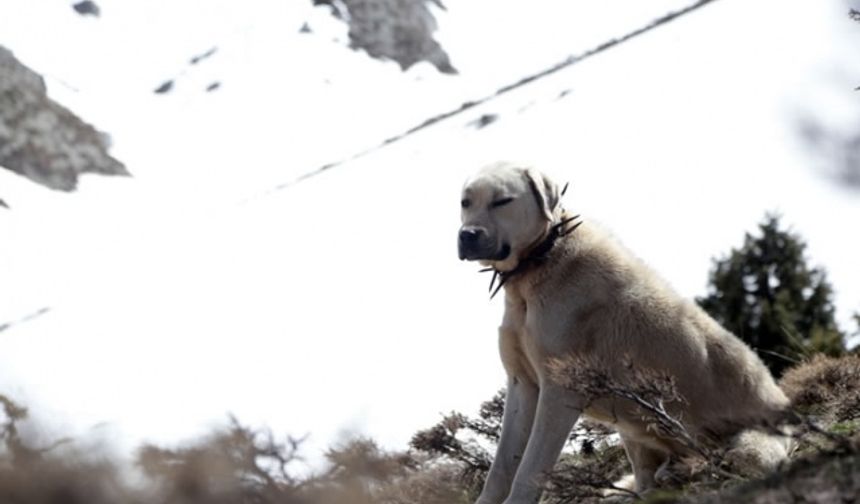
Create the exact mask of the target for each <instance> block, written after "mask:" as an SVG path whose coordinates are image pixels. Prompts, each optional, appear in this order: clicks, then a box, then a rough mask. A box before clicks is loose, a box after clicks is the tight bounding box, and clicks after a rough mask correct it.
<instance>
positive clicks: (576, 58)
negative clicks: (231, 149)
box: [244, 0, 717, 202]
mask: <svg viewBox="0 0 860 504" xmlns="http://www.w3.org/2000/svg"><path fill="white" fill-rule="evenodd" d="M716 1H717V0H699V1H697V2H695V3H693V4H691V5H689V6H687V7H684V8H682V9H679V10H675V11H671V12H668V13H666V14H664V15H663V16H661V17H659V18H657V19H655V20H653V21H651V22H650V23H648V24H647V25H644V26H642V27H640V28H637V29H635V30H633V31H630V32H628V33H626V34H624V35H622V36H620V37H616V38H613V39H609V40H607V41H605V42H603V43H602V44H599V45H597V46H595V47H592V48H591V49H588V50H586V51H585V52H583V53H580V54H574V55H570V56H568V57H567V58H565V59H564V60H562V61H560V62H558V63H556V64H554V65H552V66H550V67H548V68H545V69H543V70H541V71H539V72H537V73H534V74H531V75H528V76H526V77H523V78H521V79H520V80H518V81H516V82H513V83H511V84H508V85H505V86H502V87H500V88H499V89H497V90H496V91H495V92H493V93H492V94H490V95H487V96H484V97H483V98H478V99H476V100H470V101H467V102H465V103H463V104H462V105H460V106H459V107H458V108H455V109H452V110H448V111H446V112H442V113H441V114H437V115H435V116H432V117H429V118H427V119H425V120H424V121H422V122H421V123H420V124H418V125H416V126H413V127H411V128H409V129H407V130H405V131H403V132H401V133H398V134H396V135H394V136H391V137H388V138H386V139H384V140H383V141H382V142H380V143H378V144H376V145H374V146H372V147H369V148H367V149H364V150H362V151H359V152H356V153H355V154H352V155H351V156H348V157H345V158H342V159H339V160H337V161H333V162H330V163H326V164H324V165H322V166H320V167H319V168H317V169H315V170H312V171H309V172H306V173H303V174H302V175H299V176H298V177H296V178H295V179H293V180H290V181H288V182H284V183H281V184H278V185H277V186H275V187H273V188H272V189H270V190H269V191H267V192H265V193H262V194H260V195H258V196H254V197H251V198H248V199H247V200H245V201H244V202H247V201H250V200H252V199H256V198H258V197H262V196H266V195H269V194H271V193H274V192H276V191H280V190H282V189H286V188H288V187H292V186H294V185H296V184H298V183H299V182H302V181H304V180H307V179H309V178H311V177H314V176H316V175H319V174H321V173H323V172H325V171H328V170H330V169H332V168H335V167H337V166H340V165H342V164H344V163H348V162H350V161H355V160H356V159H360V158H363V157H364V156H367V155H368V154H371V153H372V152H375V151H377V150H379V149H382V148H383V147H387V146H389V145H391V144H394V143H396V142H399V141H400V140H403V139H405V138H406V137H408V136H410V135H413V134H415V133H418V132H419V131H421V130H424V129H427V128H429V127H431V126H433V125H435V124H438V123H440V122H442V121H445V120H447V119H450V118H452V117H454V116H458V115H460V114H462V113H464V112H466V111H467V110H471V109H473V108H475V107H477V106H479V105H483V104H485V103H487V102H489V101H492V100H494V99H496V98H498V97H500V96H502V95H504V94H507V93H510V92H511V91H514V90H516V89H519V88H521V87H523V86H526V85H528V84H531V83H532V82H535V81H537V80H539V79H543V78H544V77H547V76H549V75H552V74H554V73H556V72H558V71H559V70H563V69H565V68H567V67H570V66H572V65H575V64H577V63H580V62H582V61H584V60H586V59H588V58H591V57H592V56H595V55H598V54H600V53H603V52H604V51H607V50H609V49H612V48H613V47H617V46H619V45H621V44H623V43H624V42H627V41H629V40H631V39H634V38H636V37H638V36H640V35H643V34H645V33H648V32H650V31H652V30H654V29H656V28H659V27H660V26H663V25H665V24H667V23H670V22H672V21H674V20H676V19H678V18H680V17H682V16H684V15H686V14H689V13H691V12H693V11H696V10H698V9H700V8H702V7H704V6H706V5H708V4H710V3H713V2H716Z"/></svg>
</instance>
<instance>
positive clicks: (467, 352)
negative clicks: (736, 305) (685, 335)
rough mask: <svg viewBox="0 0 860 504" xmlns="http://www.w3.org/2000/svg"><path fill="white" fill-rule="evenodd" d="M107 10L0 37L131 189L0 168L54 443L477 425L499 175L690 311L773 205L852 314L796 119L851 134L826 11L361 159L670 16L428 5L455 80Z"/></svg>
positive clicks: (634, 57) (853, 211) (187, 16)
mask: <svg viewBox="0 0 860 504" xmlns="http://www.w3.org/2000/svg"><path fill="white" fill-rule="evenodd" d="M97 3H98V4H99V6H100V10H101V15H100V16H99V17H94V16H87V17H82V16H79V15H78V14H76V13H75V12H74V11H73V10H72V9H71V8H68V7H67V6H66V5H64V3H62V2H57V3H55V4H52V5H46V4H45V3H43V2H39V3H38V5H37V3H36V2H29V1H27V0H7V1H6V2H4V3H3V5H2V6H0V44H3V45H4V46H5V47H8V48H9V49H11V50H12V51H14V53H15V55H16V56H17V57H18V58H19V59H20V60H21V61H22V62H23V63H24V64H26V65H27V66H29V67H30V68H33V69H34V70H35V71H37V72H39V73H40V74H42V75H43V76H44V78H45V82H46V83H47V87H48V94H49V96H50V97H51V98H53V99H54V100H56V101H57V102H59V103H61V104H63V105H64V106H67V107H69V108H70V109H71V110H72V111H73V112H75V113H76V114H78V115H79V116H80V117H82V118H84V119H85V120H86V121H88V122H91V123H92V124H94V125H95V127H96V128H97V129H99V130H101V131H105V132H107V133H108V134H109V135H110V136H111V138H112V140H113V145H112V148H111V150H110V152H111V155H113V156H115V157H116V158H117V159H119V160H122V162H123V163H124V164H125V165H126V166H127V168H128V170H129V171H130V172H131V173H133V174H134V177H132V178H114V177H97V176H92V175H85V176H83V177H81V179H80V181H79V186H78V190H77V191H76V192H74V193H68V194H67V193H59V192H54V191H49V190H47V189H44V188H42V187H39V186H37V185H35V184H32V182H30V181H29V180H26V179H24V178H22V177H20V176H18V175H16V174H14V173H12V172H10V171H7V170H0V196H2V197H3V199H4V200H5V201H6V203H8V204H9V206H10V207H11V211H7V210H6V209H3V210H4V211H2V212H0V239H2V247H0V278H2V284H3V289H2V292H0V322H2V321H6V320H15V319H18V318H20V317H23V316H25V315H27V314H30V313H33V312H35V311H36V310H39V309H41V308H43V307H48V308H50V310H49V311H47V312H45V313H44V314H42V315H41V316H39V317H38V318H35V319H33V320H30V321H28V322H26V323H21V324H18V325H15V326H14V327H12V328H10V329H8V330H6V331H3V332H0V387H2V388H3V390H5V391H8V393H10V394H11V395H14V396H16V397H19V398H20V399H21V402H23V403H26V404H28V405H30V406H31V407H32V410H33V412H34V415H36V416H37V417H38V418H41V419H45V421H46V422H47V425H48V426H49V427H50V428H52V429H54V431H55V432H58V433H63V434H66V433H73V434H81V433H93V432H98V430H97V429H96V431H94V429H95V427H94V426H101V427H100V429H101V431H104V430H105V429H107V430H108V431H109V434H105V435H109V436H111V437H116V438H117V439H121V440H122V442H123V443H128V445H129V446H131V445H133V444H135V443H136V441H137V440H139V439H154V440H158V441H168V442H169V441H171V440H177V439H181V438H184V437H188V436H193V435H195V434H196V433H199V432H201V431H202V429H204V428H205V427H207V426H209V425H212V424H213V423H218V422H221V421H223V420H224V419H225V418H226V415H227V413H228V412H232V413H234V414H236V415H237V416H238V417H239V418H240V419H242V420H243V421H245V422H248V423H251V424H266V425H269V426H271V427H272V428H273V429H274V430H275V431H277V432H290V433H293V434H296V435H301V434H304V433H306V432H309V433H312V437H311V438H310V445H309V449H311V450H313V449H319V448H321V447H323V446H326V445H328V444H329V443H330V442H331V441H332V440H336V439H338V438H339V437H340V436H344V435H346V434H349V433H366V434H368V435H371V436H373V437H375V438H377V439H379V440H380V441H381V442H382V443H383V444H385V445H387V446H398V447H402V446H403V445H404V444H405V443H406V441H407V440H408V438H409V436H410V435H411V434H412V433H413V432H414V431H415V430H417V429H418V428H421V427H425V426H427V425H430V424H432V423H434V422H435V421H436V420H437V419H438V416H439V414H440V413H441V412H446V411H449V410H452V409H457V410H461V411H472V410H474V409H475V408H476V407H477V405H478V404H479V402H480V401H482V400H484V399H487V398H489V397H490V396H491V395H492V394H493V392H494V391H495V390H496V389H498V388H499V387H500V386H502V384H503V380H502V370H501V366H500V365H499V364H498V359H497V357H496V338H495V327H496V325H497V324H498V317H499V314H500V311H501V301H500V300H499V299H497V300H494V301H492V302H490V301H488V299H487V296H486V288H487V282H488V279H487V278H485V277H483V276H479V275H478V274H476V273H475V268H474V267H473V266H472V265H469V264H463V263H460V262H459V261H458V260H457V257H456V252H455V234H456V229H457V226H458V220H459V217H458V213H459V208H458V204H457V202H458V200H459V190H460V185H461V183H462V181H463V179H464V178H465V176H466V175H467V174H468V173H469V172H470V171H472V170H473V169H475V168H476V167H477V166H478V165H480V164H481V163H483V162H486V161H492V160H496V159H523V160H527V161H529V162H534V163H535V164H537V165H538V166H539V167H542V168H543V169H544V170H546V171H549V172H551V173H553V174H554V175H555V176H556V178H558V179H560V180H569V181H570V182H571V189H570V191H569V192H568V193H567V196H566V200H565V205H566V206H568V207H569V208H572V209H575V210H576V211H577V212H580V213H582V214H584V215H585V216H586V218H587V219H595V220H600V221H602V222H603V223H605V224H607V225H608V226H609V227H610V228H612V229H614V230H615V231H616V232H617V234H618V235H619V236H620V237H621V239H622V241H624V242H625V243H626V244H627V245H628V246H630V248H632V249H633V250H634V251H636V252H637V253H638V254H640V255H641V256H642V257H643V258H644V259H646V261H647V262H649V263H650V264H651V265H652V266H654V268H655V269H656V270H658V271H659V272H661V273H662V274H663V275H664V276H666V277H667V278H668V279H669V280H670V282H671V283H672V284H674V285H675V286H676V288H677V289H678V290H679V291H680V292H681V293H683V294H684V295H687V296H694V295H697V294H701V293H702V292H703V290H704V285H705V282H706V273H707V269H708V267H709V265H710V259H711V257H713V256H715V255H718V254H720V253H724V252H725V251H727V250H728V249H729V247H731V246H733V245H737V244H738V243H739V242H740V240H741V238H742V233H743V231H744V230H748V229H751V228H752V227H753V225H754V224H755V223H756V222H757V221H758V220H759V219H760V218H761V217H762V216H763V215H764V212H765V211H768V210H778V211H780V212H782V213H783V214H784V216H785V220H786V221H787V222H789V223H791V224H792V225H793V227H794V228H795V229H796V230H797V231H798V232H800V233H801V234H803V235H804V236H805V237H806V238H807V239H808V241H809V243H810V253H811V256H812V258H813V261H814V262H816V263H820V264H823V265H825V266H826V267H827V268H828V271H829V273H830V277H831V278H832V280H833V283H834V285H835V287H836V289H837V300H838V302H839V307H840V310H841V311H840V318H841V319H842V320H847V319H848V318H849V315H850V313H851V310H854V309H856V308H857V307H860V286H858V285H857V284H856V282H854V281H853V280H854V279H856V278H858V273H860V271H858V265H857V263H856V260H855V259H854V255H855V253H854V252H853V250H852V249H853V248H854V247H852V246H850V245H854V243H853V242H852V239H853V234H850V232H849V231H848V230H847V228H846V226H845V224H847V223H851V222H854V221H856V220H858V219H860V200H858V198H857V193H856V192H855V191H853V190H851V189H848V188H839V187H836V186H835V185H834V184H833V183H832V182H831V181H829V180H827V179H826V178H825V177H823V176H821V174H820V172H819V171H817V170H816V168H815V166H816V163H817V162H819V160H818V159H817V158H816V157H815V155H814V154H812V153H810V152H809V151H808V150H806V148H805V147H804V146H803V144H802V142H801V140H800V138H799V134H798V131H797V129H798V127H797V121H796V120H797V117H798V116H800V115H803V114H807V113H812V114H814V115H815V116H816V117H817V118H819V119H820V120H822V121H826V122H827V123H828V124H833V125H835V126H849V125H850V124H851V122H852V121H853V120H854V119H855V118H856V117H857V108H856V93H854V92H853V91H852V89H853V87H852V84H854V81H852V80H851V78H852V77H853V78H855V80H856V76H857V75H860V64H858V63H857V62H856V61H854V60H853V59H852V58H853V54H851V53H850V48H851V47H852V45H853V44H857V43H858V42H860V30H857V29H856V26H854V25H852V24H851V21H850V20H849V19H847V16H846V15H845V12H843V11H845V10H846V9H845V8H844V5H842V4H841V3H835V2H834V3H832V4H827V5H823V4H822V5H812V4H811V3H806V4H803V5H801V4H800V3H797V4H791V5H787V4H785V3H784V2H782V3H777V2H775V1H764V2H757V3H754V4H750V3H743V2H737V1H734V2H733V1H730V0H725V1H717V2H714V3H713V4H712V5H709V6H707V7H705V8H703V9H701V10H699V11H697V12H694V13H691V14H689V15H688V16H685V17H683V18H681V19H678V20H676V21H674V22H672V23H670V24H667V25H666V26H664V27H661V28H659V29H658V30H655V31H653V32H651V33H648V34H646V35H643V36H641V37H639V38H636V39H634V40H631V41H630V42H628V43H624V44H622V45H620V46H618V47H617V48H614V49H612V50H610V51H606V52H604V53H602V54H600V55H599V56H595V57H592V58H589V59H588V60H585V61H583V62H582V63H580V64H575V65H571V66H570V67H568V68H566V69H564V70H561V71H559V72H556V73H554V74H553V75H551V76H549V77H547V78H544V79H540V80H537V81H535V82H533V83H531V84H529V85H527V86H523V87H522V88H521V89H519V90H517V91H514V92H511V93H506V94H504V95H502V96H500V97H499V98H497V99H492V100H490V101H488V102H486V103H484V104H482V105H480V106H477V107H472V108H468V110H466V111H465V112H463V113H461V114H457V115H453V116H452V117H451V118H450V119H447V120H444V121H440V122H438V123H437V124H434V125H433V126H432V127H428V128H425V129H422V130H420V131H419V132H417V133H415V134H413V135H408V136H406V137H404V138H403V139H402V140H400V141H397V142H395V143H391V144H388V145H385V146H384V147H380V148H377V146H379V145H380V143H381V142H383V141H384V140H385V139H387V138H391V137H392V136H397V135H399V134H401V133H403V132H405V131H408V130H409V129H410V128H413V127H415V126H417V125H420V124H422V123H423V122H424V121H425V120H426V119H428V118H430V117H433V116H435V115H437V114H439V113H440V112H445V111H451V110H457V109H458V108H460V107H461V106H462V104H463V103H467V102H471V101H474V100H476V99H480V98H484V97H488V96H491V95H493V93H494V92H495V91H496V90H498V89H499V88H501V87H503V86H505V85H508V84H510V83H513V82H516V81H517V80H519V79H520V78H522V77H523V76H525V75H529V74H532V73H534V72H538V71H540V70H542V69H544V68H547V67H549V66H551V65H553V64H556V63H558V62H560V61H563V60H565V58H567V57H568V56H570V55H572V54H573V55H575V54H581V53H583V52H585V51H587V50H588V49H591V48H593V47H596V46H599V45H600V44H601V43H603V42H605V41H606V40H609V39H611V38H614V37H617V36H619V35H622V34H624V33H627V32H629V31H630V30H632V29H635V28H638V27H640V26H643V25H645V24H647V23H649V22H650V21H651V20H653V19H654V18H656V17H658V16H660V15H662V14H664V13H665V12H667V11H670V10H673V9H678V8H681V7H683V6H684V5H686V3H685V2H682V1H668V0H661V1H659V2H647V3H645V2H635V1H630V0H612V1H601V2H598V1H596V0H595V1H590V2H566V1H562V0H554V1H551V0H541V1H538V2H528V3H527V2H524V1H516V2H491V1H489V0H481V1H478V0H474V1H469V2H454V1H453V0H449V1H448V2H445V6H446V10H442V9H440V8H438V7H436V6H435V5H434V4H429V9H430V12H431V13H432V14H433V16H434V18H435V21H436V22H437V23H438V31H437V32H435V34H434V37H435V40H437V41H438V43H439V44H440V47H441V48H444V51H445V53H446V54H447V56H448V57H449V58H450V64H451V65H452V66H453V67H455V68H456V69H457V71H458V73H457V74H449V73H443V72H440V71H439V70H438V69H437V68H436V67H434V66H432V65H431V64H430V63H427V62H422V63H417V64H415V65H412V66H411V67H410V68H409V69H408V70H407V71H405V72H404V71H402V69H401V65H400V64H398V63H396V62H394V61H381V60H376V59H372V58H369V57H368V55H367V53H366V52H365V51H363V50H353V49H351V48H350V47H349V44H350V31H349V26H348V24H347V23H345V22H343V20H339V19H337V18H336V17H334V16H332V14H331V9H330V8H329V7H328V6H325V5H324V6H320V7H314V6H313V4H312V2H283V1H280V0H257V1H254V2H241V3H240V2H227V1H211V0H210V1H203V0H195V1H187V2H181V3H177V2H168V1H167V0H157V1H149V2H128V1H118V0H114V1H108V0H102V1H99V2H97ZM344 3H345V5H350V2H344ZM774 12H778V13H779V19H777V20H775V19H774V14H773V13H774ZM34 26H43V27H50V33H51V35H50V36H45V35H44V34H43V33H42V32H41V31H37V30H34V29H33V27H34ZM304 26H307V27H308V29H303V27H304ZM308 31H309V33H308ZM211 47H217V51H216V52H214V53H212V54H211V56H210V57H208V58H206V59H205V61H203V60H201V61H200V62H199V64H195V65H190V64H189V62H188V59H189V58H190V57H192V56H194V55H200V54H204V53H205V52H206V51H207V50H208V49H209V48H211ZM855 47H856V46H855ZM166 80H172V82H173V86H172V88H171V90H170V92H167V93H154V92H153V90H154V89H156V88H157V87H159V86H160V85H161V84H162V83H163V82H165V81H166ZM214 82H218V83H219V86H217V88H216V89H212V90H210V91H209V92H207V89H208V88H209V87H210V86H211V85H212V84H213V83H214ZM855 86H856V84H855ZM481 125H483V127H478V126H481ZM357 153H365V155H363V156H361V157H358V158H356V159H353V156H354V155H355V154H357ZM343 160H346V161H345V162H343V163H341V164H338V165H337V166H334V167H332V168H330V169H328V170H324V171H322V172H319V173H318V174H316V175H315V176H312V177H310V178H306V179H303V180H301V181H297V179H299V178H301V177H303V176H304V175H306V174H309V173H315V172H317V171H318V170H319V168H320V167H323V166H327V165H330V164H331V163H333V162H339V161H343ZM7 168H12V167H11V166H7ZM834 216H836V217H834ZM824 223H826V224H824ZM846 244H847V245H849V246H847V247H846ZM105 425H107V426H108V427H104V426H105Z"/></svg>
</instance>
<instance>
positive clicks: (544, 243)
mask: <svg viewBox="0 0 860 504" xmlns="http://www.w3.org/2000/svg"><path fill="white" fill-rule="evenodd" d="M565 189H566V188H565ZM578 218H579V215H574V216H573V217H567V218H563V219H561V220H560V221H559V222H557V223H555V224H553V225H552V227H550V229H549V233H547V235H546V237H545V238H544V239H543V240H541V241H540V243H538V244H537V245H536V246H535V247H533V248H532V249H531V250H530V251H529V253H528V254H527V255H526V256H525V257H523V258H522V259H520V261H519V263H517V267H516V268H514V269H512V270H510V271H499V270H497V269H496V268H484V269H482V270H480V272H481V273H486V272H490V271H492V272H493V278H492V279H491V280H490V299H493V298H494V297H495V296H496V294H497V293H498V292H499V291H500V290H501V289H502V287H503V286H504V285H505V283H507V282H508V280H510V279H511V278H513V277H515V276H517V275H520V274H522V273H523V272H525V271H527V270H529V269H531V268H533V267H535V266H538V265H540V264H543V262H544V261H546V259H547V256H548V255H549V252H550V251H551V250H552V248H553V247H554V246H555V243H556V242H557V241H558V239H559V238H561V237H563V236H567V235H569V234H571V233H573V232H574V231H575V230H576V228H578V227H579V226H580V225H581V224H582V221H579V222H574V221H576V219H578ZM571 223H573V226H571V227H569V228H568V227H566V226H567V225H568V224H571ZM496 280H498V284H496ZM493 287H495V290H494V289H493Z"/></svg>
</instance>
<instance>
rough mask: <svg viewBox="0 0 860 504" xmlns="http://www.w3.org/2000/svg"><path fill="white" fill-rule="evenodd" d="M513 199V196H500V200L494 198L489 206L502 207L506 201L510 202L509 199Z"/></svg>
mask: <svg viewBox="0 0 860 504" xmlns="http://www.w3.org/2000/svg"><path fill="white" fill-rule="evenodd" d="M513 200H514V199H513V198H502V199H500V200H496V201H494V202H492V203H491V204H490V206H491V207H493V208H499V207H503V206H505V205H507V204H508V203H510V202H511V201H513Z"/></svg>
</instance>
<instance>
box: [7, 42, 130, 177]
mask: <svg viewBox="0 0 860 504" xmlns="http://www.w3.org/2000/svg"><path fill="white" fill-rule="evenodd" d="M107 144H108V142H107V138H106V136H105V135H103V134H102V133H100V132H99V131H97V130H96V129H95V128H93V127H92V126H90V125H89V124H87V123H85V122H83V121H82V120H80V119H79V118H78V117H77V116H75V114H73V113H72V112H70V111H69V110H68V109H66V108H65V107H63V106H62V105H60V104H58V103H56V102H54V101H53V100H51V99H50V98H48V95H47V90H46V88H45V82H44V81H43V80H42V77H40V76H39V75H38V74H37V73H35V72H33V71H32V70H30V69H29V68H27V67H26V66H24V65H23V64H21V63H20V62H19V61H18V60H17V59H15V57H14V56H13V55H12V53H11V52H10V51H8V50H7V49H5V48H3V47H2V46H0V166H2V167H3V168H7V169H9V170H12V171H14V172H17V173H19V174H21V175H23V176H25V177H28V178H30V179H31V180H33V181H35V182H38V183H39V184H42V185H45V186H48V187H50V188H52V189H58V190H62V191H71V190H73V189H74V188H75V186H76V185H77V181H78V175H80V174H81V173H87V172H91V173H100V174H104V175H128V174H129V173H128V171H127V170H126V169H125V166H124V165H123V164H122V163H120V162H119V161H117V160H116V159H114V158H113V157H111V156H110V155H109V154H108V153H107V149H108V145H107Z"/></svg>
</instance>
